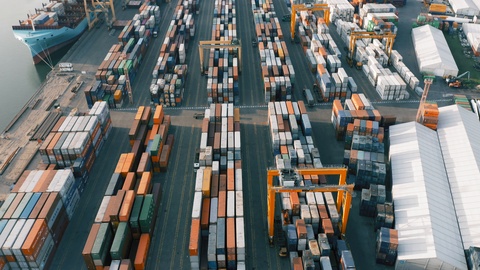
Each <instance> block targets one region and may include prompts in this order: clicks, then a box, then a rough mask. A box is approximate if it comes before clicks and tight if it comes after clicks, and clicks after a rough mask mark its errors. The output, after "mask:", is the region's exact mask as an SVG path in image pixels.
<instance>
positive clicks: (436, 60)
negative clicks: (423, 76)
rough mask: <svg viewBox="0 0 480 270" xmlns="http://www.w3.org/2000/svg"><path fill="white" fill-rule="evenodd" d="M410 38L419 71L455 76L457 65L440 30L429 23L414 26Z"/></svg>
mask: <svg viewBox="0 0 480 270" xmlns="http://www.w3.org/2000/svg"><path fill="white" fill-rule="evenodd" d="M412 40H413V46H414V48H415V55H416V56H417V62H418V67H419V69H420V72H425V73H429V74H435V75H436V76H442V77H443V76H448V75H452V76H457V74H458V67H457V64H456V63H455V59H453V56H452V53H451V52H450V48H449V47H448V44H447V41H446V40H445V37H444V36H443V33H442V31H440V30H438V29H436V28H434V27H433V26H430V25H424V26H420V27H416V28H413V29H412Z"/></svg>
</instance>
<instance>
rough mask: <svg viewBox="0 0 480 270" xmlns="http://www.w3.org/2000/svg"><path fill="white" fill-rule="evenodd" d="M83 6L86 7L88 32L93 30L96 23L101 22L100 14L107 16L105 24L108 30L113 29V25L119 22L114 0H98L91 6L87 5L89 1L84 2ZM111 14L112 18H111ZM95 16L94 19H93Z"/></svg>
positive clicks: (92, 1)
mask: <svg viewBox="0 0 480 270" xmlns="http://www.w3.org/2000/svg"><path fill="white" fill-rule="evenodd" d="M83 5H84V7H85V14H86V17H87V22H88V30H91V29H92V28H93V27H94V26H95V23H97V22H98V21H99V16H98V15H99V14H101V13H104V14H105V22H106V24H107V27H108V29H109V30H110V28H112V25H113V23H114V22H115V21H116V20H117V18H116V16H115V7H114V5H113V0H107V1H105V2H103V1H98V0H91V4H90V5H89V4H87V0H83ZM110 13H111V17H110ZM92 16H93V18H91V17H92Z"/></svg>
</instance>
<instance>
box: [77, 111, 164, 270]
mask: <svg viewBox="0 0 480 270" xmlns="http://www.w3.org/2000/svg"><path fill="white" fill-rule="evenodd" d="M161 107H162V106H157V108H156V109H155V112H152V110H151V109H150V107H142V106H141V107H139V108H138V110H137V114H136V115H135V118H134V120H133V122H134V123H132V127H133V126H137V125H136V124H135V122H139V126H140V127H139V128H138V131H137V132H136V134H135V137H134V138H133V139H132V137H130V145H131V146H132V148H131V151H130V152H129V153H123V154H121V155H120V157H119V158H118V161H117V165H116V166H115V169H114V171H113V173H112V174H111V177H110V179H109V180H108V185H107V188H106V190H105V193H104V196H103V199H102V201H101V203H100V205H99V208H98V210H97V213H96V215H95V220H94V223H93V225H92V226H91V228H90V233H89V236H88V238H87V241H86V243H85V246H84V249H83V251H82V256H83V258H84V261H85V265H86V266H87V269H98V268H99V267H105V266H110V268H112V267H119V266H122V265H123V267H128V269H132V268H135V269H145V263H146V259H147V255H148V250H149V247H150V241H151V237H152V234H153V231H154V228H155V221H156V215H157V213H158V208H159V205H160V200H161V193H162V188H161V185H160V183H154V176H155V172H157V171H160V170H159V166H158V160H157V165H154V160H155V159H153V156H152V155H151V153H152V152H153V150H152V149H153V148H154V147H153V142H154V141H158V143H159V142H160V141H161V142H162V143H163V142H164V141H166V142H165V145H164V146H163V148H164V149H165V147H167V145H169V142H168V141H169V140H170V141H171V143H172V144H173V135H169V136H170V137H169V138H167V139H164V138H165V136H166V135H165V134H167V132H165V133H162V134H163V135H160V133H158V130H159V129H160V125H165V126H162V127H163V128H162V129H166V130H168V127H166V126H169V125H170V120H169V118H170V117H169V116H167V115H164V114H163V110H162V109H161ZM147 108H148V109H147ZM167 123H168V124H167ZM131 130H132V129H131ZM152 134H153V135H152ZM130 135H131V134H129V136H130ZM151 136H153V137H154V138H153V139H152V138H151ZM158 136H164V137H161V138H157V137H158ZM172 144H170V147H171V146H172ZM156 147H157V148H155V149H157V150H156V152H155V153H157V152H161V150H158V146H156ZM156 157H157V158H158V154H156ZM115 269H117V268H115Z"/></svg>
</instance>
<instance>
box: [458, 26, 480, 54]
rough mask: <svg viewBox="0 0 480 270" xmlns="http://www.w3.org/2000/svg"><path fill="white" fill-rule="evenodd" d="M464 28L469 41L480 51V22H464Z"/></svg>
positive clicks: (474, 48)
mask: <svg viewBox="0 0 480 270" xmlns="http://www.w3.org/2000/svg"><path fill="white" fill-rule="evenodd" d="M462 29H463V32H464V33H465V35H466V36H467V40H468V43H470V46H472V48H473V50H475V51H476V52H479V51H480V24H474V23H464V24H462Z"/></svg>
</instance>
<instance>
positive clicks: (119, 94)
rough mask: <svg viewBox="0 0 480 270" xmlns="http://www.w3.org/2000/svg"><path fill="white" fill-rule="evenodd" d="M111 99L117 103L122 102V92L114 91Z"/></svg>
mask: <svg viewBox="0 0 480 270" xmlns="http://www.w3.org/2000/svg"><path fill="white" fill-rule="evenodd" d="M113 99H114V100H115V101H116V102H118V101H120V100H122V90H118V89H117V90H115V93H113Z"/></svg>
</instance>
